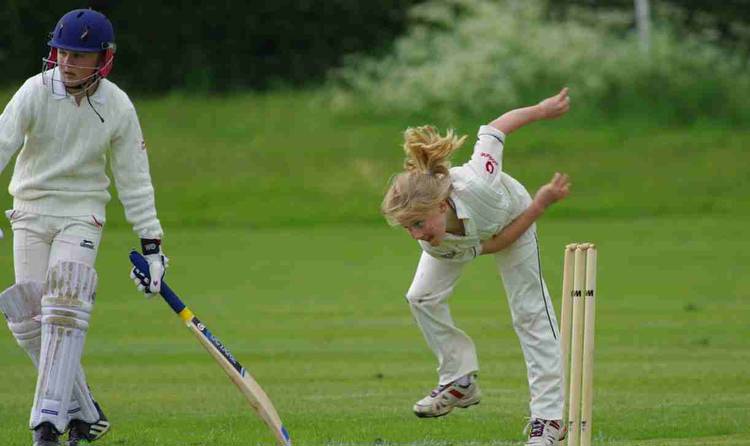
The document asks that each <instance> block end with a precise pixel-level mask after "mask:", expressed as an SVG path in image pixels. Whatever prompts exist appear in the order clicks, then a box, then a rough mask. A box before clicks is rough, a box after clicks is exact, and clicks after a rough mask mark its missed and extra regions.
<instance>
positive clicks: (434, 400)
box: [414, 379, 482, 418]
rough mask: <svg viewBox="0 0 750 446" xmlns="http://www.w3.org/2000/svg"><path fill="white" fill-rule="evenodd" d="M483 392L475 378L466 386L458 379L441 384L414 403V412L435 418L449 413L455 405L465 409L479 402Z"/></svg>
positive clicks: (422, 416) (424, 416)
mask: <svg viewBox="0 0 750 446" xmlns="http://www.w3.org/2000/svg"><path fill="white" fill-rule="evenodd" d="M481 398H482V392H481V391H480V390H479V385H478V384H477V382H476V380H475V379H472V380H471V382H470V383H469V384H467V385H465V386H462V385H460V384H458V383H457V382H456V381H454V382H452V383H450V384H446V385H443V386H439V387H438V388H436V389H435V390H433V391H432V392H430V394H429V395H427V396H426V397H424V398H422V399H421V400H419V401H417V403H416V404H414V414H415V415H416V416H418V417H420V418H434V417H442V416H443V415H447V414H448V413H450V411H451V410H453V408H454V407H459V408H461V409H465V408H467V407H469V406H473V405H475V404H479V400H480V399H481Z"/></svg>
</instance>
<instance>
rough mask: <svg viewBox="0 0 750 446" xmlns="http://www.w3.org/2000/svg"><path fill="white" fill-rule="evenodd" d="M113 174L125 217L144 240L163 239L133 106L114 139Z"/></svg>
mask: <svg viewBox="0 0 750 446" xmlns="http://www.w3.org/2000/svg"><path fill="white" fill-rule="evenodd" d="M111 155H112V161H111V165H112V174H113V175H114V177H115V187H116V188H117V196H118V197H119V199H120V202H122V205H123V207H124V208H125V218H126V219H127V221H128V223H130V224H131V225H132V226H133V231H135V233H136V234H138V236H139V237H141V238H161V237H162V236H163V231H162V228H161V223H159V220H158V218H157V217H156V203H155V199H154V187H153V185H152V183H151V175H150V173H149V165H148V155H147V152H146V144H145V142H144V140H143V132H142V131H141V126H140V123H139V122H138V116H137V115H136V112H135V108H134V107H132V106H131V107H130V108H129V109H127V111H126V112H125V114H124V116H123V117H122V118H121V125H120V127H119V128H118V129H117V131H116V132H115V134H114V137H113V139H112V149H111Z"/></svg>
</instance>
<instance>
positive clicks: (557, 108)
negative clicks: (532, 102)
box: [537, 87, 570, 119]
mask: <svg viewBox="0 0 750 446" xmlns="http://www.w3.org/2000/svg"><path fill="white" fill-rule="evenodd" d="M537 107H538V108H539V113H540V119H555V118H559V117H560V116H562V115H564V114H565V113H567V112H568V110H570V96H568V87H565V88H563V89H562V90H560V92H559V93H557V94H556V95H554V96H552V97H549V98H547V99H545V100H543V101H542V102H540V103H539V104H537Z"/></svg>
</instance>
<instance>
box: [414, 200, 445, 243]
mask: <svg viewBox="0 0 750 446" xmlns="http://www.w3.org/2000/svg"><path fill="white" fill-rule="evenodd" d="M444 208H445V206H443V205H442V204H441V206H440V207H438V208H437V209H435V210H434V211H432V212H430V213H428V214H426V215H424V216H423V217H422V218H420V219H417V220H415V221H413V222H411V223H407V224H405V225H404V228H405V229H406V230H407V231H408V232H409V235H411V237H412V238H413V239H414V240H424V241H425V242H427V243H429V244H430V245H432V246H438V245H440V243H442V242H443V237H445V209H444Z"/></svg>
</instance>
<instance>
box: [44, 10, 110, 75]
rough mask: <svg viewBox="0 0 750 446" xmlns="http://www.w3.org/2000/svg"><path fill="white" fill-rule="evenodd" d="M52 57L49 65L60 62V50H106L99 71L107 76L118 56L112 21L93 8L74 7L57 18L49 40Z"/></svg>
mask: <svg viewBox="0 0 750 446" xmlns="http://www.w3.org/2000/svg"><path fill="white" fill-rule="evenodd" d="M47 45H49V47H50V52H49V56H48V57H47V59H46V60H45V62H46V64H47V68H48V69H49V68H53V67H54V66H55V65H56V64H57V50H58V49H61V50H67V51H75V52H79V53H103V56H104V57H102V60H101V62H100V64H99V70H98V71H97V74H98V75H99V76H100V77H107V75H108V74H109V73H110V71H111V70H112V64H113V63H114V58H115V32H114V29H113V28H112V23H110V21H109V19H107V17H106V16H105V15H104V14H102V13H101V12H98V11H94V10H92V9H74V10H73V11H70V12H68V13H67V14H65V15H64V16H62V17H61V18H60V20H58V22H57V25H55V29H54V30H53V31H52V32H51V33H50V40H49V42H47Z"/></svg>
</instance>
